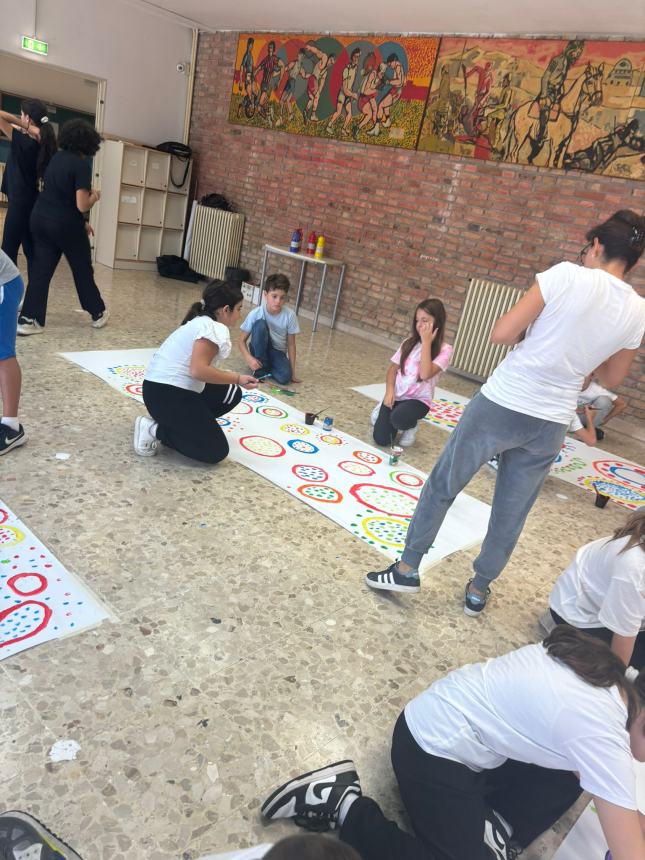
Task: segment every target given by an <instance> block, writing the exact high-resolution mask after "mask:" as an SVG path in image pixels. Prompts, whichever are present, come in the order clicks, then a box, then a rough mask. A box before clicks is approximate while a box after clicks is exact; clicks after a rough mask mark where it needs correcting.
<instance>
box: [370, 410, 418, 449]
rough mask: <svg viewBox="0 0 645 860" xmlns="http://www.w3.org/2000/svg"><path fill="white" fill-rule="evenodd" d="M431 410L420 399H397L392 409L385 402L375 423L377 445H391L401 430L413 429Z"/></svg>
mask: <svg viewBox="0 0 645 860" xmlns="http://www.w3.org/2000/svg"><path fill="white" fill-rule="evenodd" d="M429 411H430V407H429V406H426V404H425V403H422V402H421V401H420V400H397V401H396V402H395V404H394V406H393V407H392V408H391V409H390V407H389V406H386V405H385V404H384V403H382V404H381V410H380V412H379V414H378V418H377V419H376V424H375V425H374V441H375V442H376V444H377V445H384V446H385V445H391V444H392V442H393V441H394V439H395V437H396V434H397V433H398V432H399V431H400V430H411V429H412V428H413V427H414V426H416V423H417V421H421V419H422V418H425V416H426V415H427V414H428V412H429Z"/></svg>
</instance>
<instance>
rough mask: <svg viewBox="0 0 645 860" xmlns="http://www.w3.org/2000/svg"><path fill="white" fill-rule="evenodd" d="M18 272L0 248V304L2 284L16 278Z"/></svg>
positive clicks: (0, 300) (0, 302)
mask: <svg viewBox="0 0 645 860" xmlns="http://www.w3.org/2000/svg"><path fill="white" fill-rule="evenodd" d="M19 274H20V272H19V271H18V269H17V268H16V266H15V265H14V263H13V260H12V259H11V258H10V257H8V256H7V255H6V254H5V252H4V251H3V250H1V249H0V304H2V302H3V300H4V289H3V287H4V285H5V284H8V283H9V281H13V279H14V278H17V277H18V275H19Z"/></svg>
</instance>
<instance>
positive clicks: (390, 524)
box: [356, 517, 408, 549]
mask: <svg viewBox="0 0 645 860" xmlns="http://www.w3.org/2000/svg"><path fill="white" fill-rule="evenodd" d="M360 525H361V529H362V531H363V534H360V532H356V533H357V534H358V535H359V537H362V538H363V539H365V538H367V540H368V542H369V543H375V544H379V545H380V546H382V547H383V548H390V547H392V548H394V549H400V548H401V547H402V546H403V545H404V544H405V536H406V534H407V532H408V524H407V522H401V520H397V519H395V518H394V517H365V519H363V520H362V521H361V524H360Z"/></svg>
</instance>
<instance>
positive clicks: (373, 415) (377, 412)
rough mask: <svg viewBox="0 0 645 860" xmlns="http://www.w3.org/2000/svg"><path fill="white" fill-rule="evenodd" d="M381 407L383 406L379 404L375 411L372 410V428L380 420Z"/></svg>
mask: <svg viewBox="0 0 645 860" xmlns="http://www.w3.org/2000/svg"><path fill="white" fill-rule="evenodd" d="M381 405H382V404H381V403H379V404H378V406H375V407H374V409H372V414H371V415H370V422H371V424H372V427H374V425H375V424H376V422H377V420H378V414H379V412H380V411H381Z"/></svg>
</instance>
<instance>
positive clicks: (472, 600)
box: [464, 579, 490, 618]
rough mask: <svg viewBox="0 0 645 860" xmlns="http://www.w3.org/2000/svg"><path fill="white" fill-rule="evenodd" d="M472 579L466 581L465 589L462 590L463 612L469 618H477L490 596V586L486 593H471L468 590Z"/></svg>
mask: <svg viewBox="0 0 645 860" xmlns="http://www.w3.org/2000/svg"><path fill="white" fill-rule="evenodd" d="M471 582H472V579H469V580H468V582H467V583H466V591H465V592H464V614H465V615H468V616H470V618H477V617H478V616H479V615H481V613H482V612H483V610H484V609H485V608H486V601H487V600H488V598H489V597H490V588H487V589H486V594H485V595H484V596H483V597H480V596H479V595H478V594H473V592H472V591H470V584H471Z"/></svg>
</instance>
